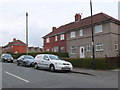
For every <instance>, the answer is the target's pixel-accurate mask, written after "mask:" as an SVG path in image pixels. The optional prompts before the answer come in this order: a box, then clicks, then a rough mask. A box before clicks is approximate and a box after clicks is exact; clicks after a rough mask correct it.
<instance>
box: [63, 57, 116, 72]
mask: <svg viewBox="0 0 120 90" xmlns="http://www.w3.org/2000/svg"><path fill="white" fill-rule="evenodd" d="M64 60H66V61H69V62H71V63H72V64H73V67H77V68H91V69H92V67H93V60H92V58H83V59H82V58H64ZM108 62H109V60H108V59H106V58H96V59H95V68H96V69H100V70H106V69H114V68H118V67H117V65H111V64H109V63H108ZM109 65H110V66H109Z"/></svg>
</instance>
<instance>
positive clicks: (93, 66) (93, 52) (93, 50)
mask: <svg viewBox="0 0 120 90" xmlns="http://www.w3.org/2000/svg"><path fill="white" fill-rule="evenodd" d="M90 11H91V30H92V58H93V60H92V68H93V70H95V68H96V66H95V48H94V30H93V15H92V1H91V0H90Z"/></svg>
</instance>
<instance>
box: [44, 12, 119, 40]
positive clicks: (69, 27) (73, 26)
mask: <svg viewBox="0 0 120 90" xmlns="http://www.w3.org/2000/svg"><path fill="white" fill-rule="evenodd" d="M106 20H113V21H116V22H119V23H120V21H119V20H117V19H115V18H113V17H111V16H109V15H107V14H105V13H102V12H101V13H98V14H95V15H93V24H95V23H99V22H103V21H106ZM89 25H91V17H90V16H89V17H86V18H83V19H81V20H80V21H77V22H76V21H74V22H71V23H68V24H65V25H62V26H60V27H58V28H57V29H56V30H54V31H52V32H50V33H49V34H47V35H45V36H44V37H43V38H46V37H50V36H52V35H55V34H58V33H61V32H66V31H68V30H72V29H76V28H80V27H84V26H89Z"/></svg>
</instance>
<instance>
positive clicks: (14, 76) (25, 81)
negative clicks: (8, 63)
mask: <svg viewBox="0 0 120 90" xmlns="http://www.w3.org/2000/svg"><path fill="white" fill-rule="evenodd" d="M5 73H7V74H9V75H11V76H13V77H16V78H18V79H20V80H23V81H25V82H27V83H28V82H30V81H28V80H26V79H23V78H21V77H19V76H16V75H14V74H12V73H9V72H7V71H5Z"/></svg>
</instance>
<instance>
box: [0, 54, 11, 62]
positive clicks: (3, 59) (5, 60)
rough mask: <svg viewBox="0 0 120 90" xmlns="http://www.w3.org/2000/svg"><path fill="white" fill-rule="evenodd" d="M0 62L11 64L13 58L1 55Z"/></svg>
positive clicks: (8, 55)
mask: <svg viewBox="0 0 120 90" xmlns="http://www.w3.org/2000/svg"><path fill="white" fill-rule="evenodd" d="M1 60H2V62H12V63H13V57H12V56H11V55H10V54H2V55H1Z"/></svg>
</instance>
